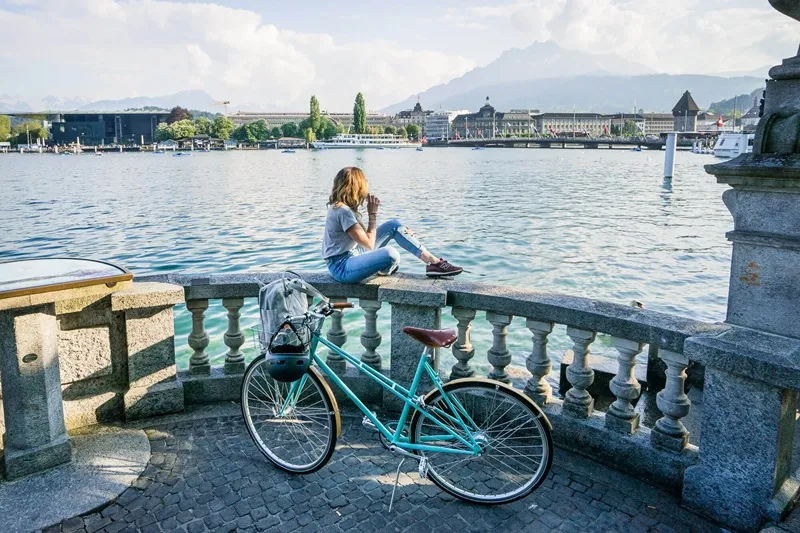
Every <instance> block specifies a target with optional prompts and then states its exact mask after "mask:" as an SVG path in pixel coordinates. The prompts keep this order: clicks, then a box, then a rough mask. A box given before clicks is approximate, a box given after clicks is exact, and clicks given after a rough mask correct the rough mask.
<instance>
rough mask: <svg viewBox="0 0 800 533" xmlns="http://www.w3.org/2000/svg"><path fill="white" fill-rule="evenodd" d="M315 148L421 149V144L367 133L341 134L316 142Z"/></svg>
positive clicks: (394, 136) (395, 137) (398, 137)
mask: <svg viewBox="0 0 800 533" xmlns="http://www.w3.org/2000/svg"><path fill="white" fill-rule="evenodd" d="M311 145H312V146H313V147H314V148H321V149H325V148H419V147H421V146H422V143H420V142H412V141H409V140H408V139H404V138H403V137H400V136H398V135H389V134H386V135H370V134H366V133H340V134H339V135H337V136H336V137H334V138H333V139H329V140H327V141H314V142H313V143H311Z"/></svg>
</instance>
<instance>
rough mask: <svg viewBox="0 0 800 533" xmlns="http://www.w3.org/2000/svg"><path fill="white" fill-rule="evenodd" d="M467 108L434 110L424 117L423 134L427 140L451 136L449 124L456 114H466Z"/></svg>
mask: <svg viewBox="0 0 800 533" xmlns="http://www.w3.org/2000/svg"><path fill="white" fill-rule="evenodd" d="M468 113H469V111H468V110H459V111H434V112H433V113H431V114H430V115H428V116H427V117H425V136H426V137H428V140H433V139H450V138H452V137H453V129H452V126H451V124H452V123H453V120H454V119H455V118H456V117H457V116H458V115H464V114H468Z"/></svg>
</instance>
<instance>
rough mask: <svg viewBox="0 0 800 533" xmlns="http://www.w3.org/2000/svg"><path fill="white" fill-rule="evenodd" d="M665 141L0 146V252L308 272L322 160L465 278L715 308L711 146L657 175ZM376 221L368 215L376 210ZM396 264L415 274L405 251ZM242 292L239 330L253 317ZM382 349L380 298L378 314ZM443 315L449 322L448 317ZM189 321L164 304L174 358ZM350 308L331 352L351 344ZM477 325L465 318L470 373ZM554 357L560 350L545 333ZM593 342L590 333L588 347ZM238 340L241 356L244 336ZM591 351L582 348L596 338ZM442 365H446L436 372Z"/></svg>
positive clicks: (696, 310)
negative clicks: (97, 148)
mask: <svg viewBox="0 0 800 533" xmlns="http://www.w3.org/2000/svg"><path fill="white" fill-rule="evenodd" d="M663 157H664V155H663V153H658V152H646V151H645V152H641V153H637V152H630V151H623V150H543V149H530V150H524V149H487V150H480V151H473V150H468V149H457V148H427V149H426V150H425V151H424V152H416V151H405V150H384V151H334V150H328V151H323V152H305V151H298V152H297V153H294V154H281V153H279V152H276V151H260V152H227V153H222V152H215V153H195V154H194V155H193V157H183V158H173V157H172V156H171V155H169V154H167V155H153V154H106V155H104V156H103V157H94V156H91V155H84V156H72V157H63V156H55V155H20V154H8V155H0V183H1V184H2V195H0V210H2V213H3V231H1V232H0V260H7V259H14V258H24V257H44V256H55V255H59V256H72V257H75V256H81V257H92V258H98V259H106V260H111V261H114V262H117V263H119V264H121V265H124V266H126V267H128V268H129V269H130V270H132V271H133V272H134V273H135V274H138V275H144V274H151V273H160V272H172V271H180V272H187V273H210V272H240V271H245V270H268V271H279V270H281V269H286V268H292V269H296V270H319V269H323V268H324V263H323V262H322V260H321V259H320V257H319V248H320V232H321V228H322V225H323V221H324V216H325V202H326V200H327V196H328V194H329V192H330V185H331V182H332V179H333V176H334V175H335V173H336V171H337V170H338V169H340V168H341V167H343V166H346V165H357V166H360V167H362V168H363V169H364V170H365V172H366V174H367V177H368V179H369V181H370V187H371V189H370V192H372V193H374V194H376V195H378V196H379V197H380V198H381V199H382V201H383V207H382V210H381V213H380V219H384V220H385V219H386V218H388V217H391V218H399V219H401V220H402V221H404V222H405V223H406V224H407V225H408V226H409V227H410V228H412V229H413V230H414V231H415V232H416V233H417V235H418V236H419V237H420V239H422V241H423V242H424V243H425V244H426V245H427V246H428V248H429V249H431V250H432V251H433V252H435V253H438V254H439V255H442V256H444V257H446V258H448V259H449V260H451V261H453V262H454V263H457V264H460V265H463V266H464V267H466V268H467V269H468V270H469V272H467V273H465V274H462V278H463V279H470V280H473V281H484V282H489V283H502V284H508V285H513V286H519V287H525V288H530V289H539V290H547V291H558V292H563V293H568V294H573V295H580V296H588V297H592V298H601V299H605V300H610V301H614V302H619V303H624V304H627V303H628V302H630V301H631V300H634V299H635V300H639V301H641V302H644V304H645V306H646V307H647V308H650V309H655V310H659V311H665V312H669V313H676V314H681V315H685V316H690V317H694V318H698V319H702V320H709V321H719V320H723V319H724V316H725V305H726V296H727V288H728V268H729V261H730V246H729V244H728V242H727V241H726V239H725V232H726V231H728V230H729V229H731V226H732V223H731V218H730V215H729V214H728V212H727V210H726V209H725V207H724V205H723V204H722V200H721V194H722V192H723V191H724V187H723V186H721V185H717V184H716V183H715V181H714V179H713V178H712V177H711V176H709V175H708V174H706V173H705V172H704V170H703V165H704V164H708V163H711V162H713V158H712V157H710V156H703V155H696V154H689V153H679V154H678V155H677V158H676V168H675V174H676V177H675V178H674V180H672V183H669V182H665V180H664V179H663V178H662V170H663ZM380 219H379V221H380ZM404 259H405V262H404V263H403V264H402V265H401V269H402V270H403V271H404V272H416V273H422V272H423V268H422V265H421V264H417V263H415V262H414V259H413V258H411V257H410V256H408V257H407V258H404ZM253 307H254V304H253V303H251V302H248V303H247V304H246V307H245V309H244V310H243V316H244V319H243V325H244V326H247V325H250V324H253V323H255V316H256V315H255V312H254V309H253ZM207 317H208V320H207V324H206V327H207V329H208V331H209V334H210V335H211V336H212V344H211V346H210V347H209V353H210V354H211V355H212V359H214V360H215V361H217V362H219V361H221V360H222V357H223V356H222V354H223V353H224V351H225V347H224V345H223V344H222V333H223V332H224V329H225V328H226V326H227V324H226V321H225V320H224V309H223V308H222V307H221V302H219V301H216V302H212V308H211V309H209V312H208V313H207ZM379 317H380V326H381V329H382V331H383V332H385V334H384V344H383V345H382V346H381V348H380V349H379V352H382V353H384V354H388V351H389V350H388V342H389V339H388V320H389V313H388V308H384V309H383V310H382V311H381V312H380V313H379ZM444 321H445V323H446V324H454V323H455V321H454V320H452V317H450V316H449V310H447V311H446V317H445V320H444ZM190 323H191V321H190V317H189V315H188V313H187V312H185V310H184V309H182V308H180V309H178V310H177V311H176V347H177V349H178V355H179V364H180V365H181V366H182V367H185V366H186V365H187V364H188V357H189V354H190V350H189V349H188V346H187V345H186V336H187V335H188V333H189V331H190ZM362 324H363V319H362V318H361V312H360V311H352V312H350V313H349V315H348V319H347V325H348V329H349V330H350V331H351V335H350V338H349V340H348V343H347V344H346V345H345V347H346V348H349V349H351V351H353V352H354V353H360V352H361V347H360V344H359V341H358V334H359V333H360V329H361V327H362ZM490 333H491V326H490V325H489V324H488V323H487V322H486V321H485V320H484V319H482V318H481V316H480V315H479V317H478V318H477V319H476V320H475V322H474V326H473V344H475V346H476V357H475V362H476V363H477V364H479V366H482V367H485V352H486V350H487V349H488V348H489V344H490V340H491V334H490ZM551 337H552V339H551V343H550V348H551V351H552V353H553V355H554V356H555V357H558V356H559V354H560V352H561V351H562V350H563V349H564V348H565V347H566V346H567V339H566V338H565V337H564V335H563V332H562V331H560V330H559V331H558V332H557V333H555V334H554V335H552V336H551ZM607 342H608V341H607V339H605V338H601V339H600V340H599V342H597V343H596V345H597V347H598V348H599V350H600V351H602V349H603V346H604V345H607ZM509 345H510V347H511V349H512V350H513V352H514V357H515V361H517V362H522V360H523V358H524V356H525V353H526V352H529V351H530V334H529V332H528V331H527V330H526V329H525V327H524V321H523V320H522V319H515V322H514V323H513V324H512V326H511V327H510V328H509ZM246 348H248V349H249V353H250V354H252V352H253V350H252V344H251V343H250V342H249V341H248V343H247V344H246ZM595 351H597V349H595ZM451 363H452V361H445V362H444V364H445V365H447V366H449V364H451Z"/></svg>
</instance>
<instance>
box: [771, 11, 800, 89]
mask: <svg viewBox="0 0 800 533" xmlns="http://www.w3.org/2000/svg"><path fill="white" fill-rule="evenodd" d="M769 3H770V4H772V7H774V8H775V9H777V10H778V11H780V12H781V13H783V14H784V15H786V16H787V17H791V18H793V19H795V20H797V21H800V0H769ZM769 75H770V77H772V79H774V80H787V79H794V78H800V48H798V50H797V55H796V56H795V57H790V58H788V59H784V60H783V63H781V64H780V65H776V66H774V67H772V68H771V69H770V71H769Z"/></svg>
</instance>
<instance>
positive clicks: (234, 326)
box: [222, 298, 244, 374]
mask: <svg viewBox="0 0 800 533" xmlns="http://www.w3.org/2000/svg"><path fill="white" fill-rule="evenodd" d="M243 306H244V298H223V299H222V307H224V308H225V309H227V310H228V331H226V332H225V337H224V341H225V346H227V347H228V353H226V354H225V373H226V374H241V373H242V372H244V354H243V353H242V351H241V350H240V348H241V347H242V345H243V344H244V334H243V333H242V329H241V327H240V324H239V319H240V318H241V316H242V315H241V309H242V307H243Z"/></svg>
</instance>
